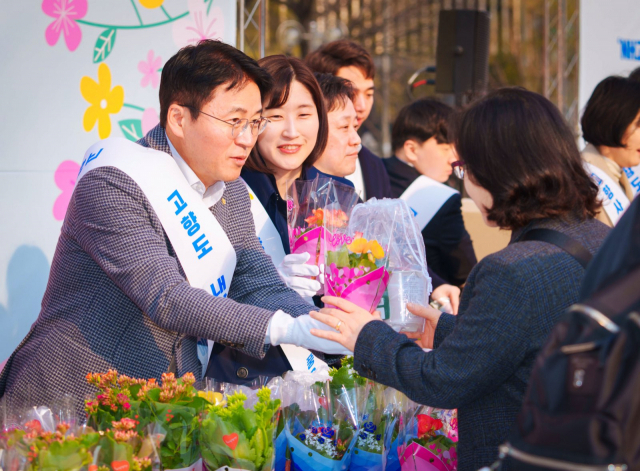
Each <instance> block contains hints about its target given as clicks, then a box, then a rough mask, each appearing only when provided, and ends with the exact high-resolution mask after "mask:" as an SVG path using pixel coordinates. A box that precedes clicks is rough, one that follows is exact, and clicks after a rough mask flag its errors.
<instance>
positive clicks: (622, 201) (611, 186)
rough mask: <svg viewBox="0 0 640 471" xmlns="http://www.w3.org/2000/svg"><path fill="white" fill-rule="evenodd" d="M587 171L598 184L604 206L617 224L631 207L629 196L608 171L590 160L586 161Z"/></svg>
mask: <svg viewBox="0 0 640 471" xmlns="http://www.w3.org/2000/svg"><path fill="white" fill-rule="evenodd" d="M584 165H585V168H586V170H587V173H588V174H589V175H590V176H591V179H592V180H593V181H594V182H595V183H596V185H598V196H599V197H600V199H601V200H602V208H603V209H604V210H605V212H606V213H607V216H609V219H611V222H612V223H613V225H614V226H615V225H616V223H617V222H618V219H620V216H622V213H624V212H625V211H626V209H627V208H628V207H629V204H630V203H629V198H627V195H626V194H625V192H624V190H623V189H622V187H621V186H620V184H618V183H617V182H615V181H614V180H613V178H611V177H610V176H609V175H607V173H606V172H605V171H604V170H602V169H600V168H598V167H596V166H595V165H593V164H590V163H589V162H584Z"/></svg>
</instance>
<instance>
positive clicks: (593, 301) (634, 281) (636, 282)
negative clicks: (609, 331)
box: [584, 266, 640, 318]
mask: <svg viewBox="0 0 640 471" xmlns="http://www.w3.org/2000/svg"><path fill="white" fill-rule="evenodd" d="M639 302H640V266H637V267H635V268H634V269H633V270H631V271H630V272H629V273H627V274H626V275H624V276H623V277H622V278H620V279H619V280H616V281H614V282H613V283H611V284H610V285H609V286H606V287H604V288H603V289H600V290H599V291H598V292H597V293H595V294H594V295H593V296H591V297H590V298H589V299H588V300H586V301H585V302H584V304H587V305H589V306H591V307H593V308H594V309H597V310H598V311H600V312H602V313H604V314H606V315H607V316H608V317H611V318H616V317H618V316H619V315H621V314H626V313H627V312H629V311H630V310H631V309H636V308H637V306H636V305H637V304H638V303H639Z"/></svg>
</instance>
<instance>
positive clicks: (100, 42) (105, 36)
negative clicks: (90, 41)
mask: <svg viewBox="0 0 640 471" xmlns="http://www.w3.org/2000/svg"><path fill="white" fill-rule="evenodd" d="M116 31H117V30H116V29H114V28H108V29H105V30H104V31H103V32H102V33H100V36H98V39H97V40H96V44H95V46H94V47H93V63H94V64H97V63H98V62H102V61H103V60H105V59H106V58H107V57H108V56H109V54H111V51H112V50H113V46H114V45H115V43H116Z"/></svg>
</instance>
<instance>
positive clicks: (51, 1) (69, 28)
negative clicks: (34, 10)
mask: <svg viewBox="0 0 640 471" xmlns="http://www.w3.org/2000/svg"><path fill="white" fill-rule="evenodd" d="M42 11H43V12H44V13H45V15H47V16H50V17H52V18H55V21H54V22H53V23H51V24H50V25H49V26H47V29H46V31H45V33H44V37H45V39H46V40H47V44H49V46H54V45H55V44H56V43H57V42H58V39H59V38H60V32H63V33H64V40H65V42H66V44H67V48H68V49H69V50H70V51H71V52H73V51H75V50H76V49H77V48H78V45H79V44H80V41H81V40H82V31H81V30H80V26H78V24H77V23H76V20H79V19H80V18H83V17H84V16H85V15H86V14H87V0H43V1H42Z"/></svg>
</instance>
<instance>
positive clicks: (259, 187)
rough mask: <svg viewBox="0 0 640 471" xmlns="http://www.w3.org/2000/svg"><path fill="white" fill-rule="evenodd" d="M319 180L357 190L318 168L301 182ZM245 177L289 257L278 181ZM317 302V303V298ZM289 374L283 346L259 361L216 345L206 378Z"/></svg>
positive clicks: (250, 173) (244, 379) (242, 380)
mask: <svg viewBox="0 0 640 471" xmlns="http://www.w3.org/2000/svg"><path fill="white" fill-rule="evenodd" d="M316 176H318V177H321V178H322V177H325V178H332V179H334V180H335V181H338V182H340V183H343V184H345V185H348V186H351V187H353V184H352V183H351V182H350V181H348V180H347V179H345V178H340V177H333V176H331V175H327V174H326V173H322V172H320V171H319V170H317V169H316V168H315V167H312V168H310V169H308V170H307V171H306V172H304V173H303V175H302V176H301V177H300V179H301V180H313V179H315V178H316ZM241 177H242V179H243V180H244V181H245V182H246V183H247V185H249V187H250V188H251V191H253V193H254V194H255V195H256V197H257V198H258V200H259V201H260V203H262V206H263V207H264V209H265V211H266V212H267V214H268V215H269V218H270V219H271V222H273V224H274V226H276V229H277V230H278V233H279V234H280V239H281V240H282V246H283V248H284V253H285V254H289V253H290V252H291V249H290V247H289V231H288V228H287V202H286V200H285V199H284V198H282V197H281V196H280V193H279V191H278V187H277V185H276V179H275V177H274V176H273V175H271V174H267V173H262V172H256V171H254V170H249V169H246V168H245V169H243V170H242V173H241ZM314 301H316V299H315V297H314ZM318 301H319V298H318ZM309 310H311V308H310V309H309ZM337 358H339V356H337V355H325V361H327V362H328V363H330V362H331V361H334V360H335V359H337ZM289 370H291V364H290V363H289V360H287V357H286V355H285V354H284V352H283V351H282V348H280V346H272V347H271V348H269V350H267V353H266V355H265V356H264V358H262V359H258V358H255V357H252V356H249V355H246V354H244V353H242V352H240V351H238V350H235V349H233V348H228V347H225V346H224V345H221V344H218V343H216V344H215V345H214V346H213V351H212V353H211V359H210V361H209V365H208V366H207V371H206V374H205V376H207V377H210V378H215V379H216V380H218V381H224V382H227V383H235V384H248V383H250V382H251V381H253V380H255V379H256V378H257V377H258V376H267V377H274V376H280V375H282V374H283V373H285V372H286V371H289Z"/></svg>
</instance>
